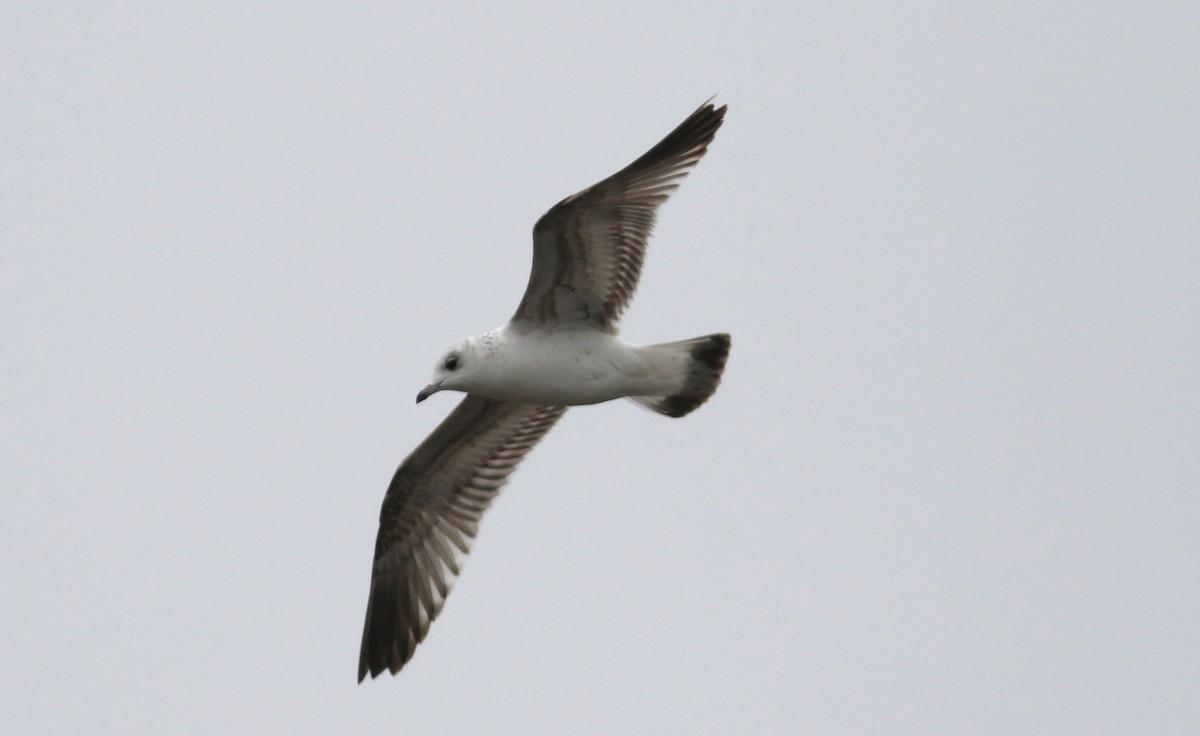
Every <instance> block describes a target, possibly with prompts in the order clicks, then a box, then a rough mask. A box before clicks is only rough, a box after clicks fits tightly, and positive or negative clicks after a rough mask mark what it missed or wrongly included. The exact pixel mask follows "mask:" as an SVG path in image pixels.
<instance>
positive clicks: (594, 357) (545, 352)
mask: <svg viewBox="0 0 1200 736" xmlns="http://www.w3.org/2000/svg"><path fill="white" fill-rule="evenodd" d="M493 360H494V361H495V363H494V365H495V368H496V370H495V371H493V372H491V373H492V375H490V376H489V377H487V379H485V380H483V381H482V382H480V384H479V385H477V386H475V387H473V388H472V392H473V393H478V394H480V395H483V396H487V397H489V398H493V399H504V400H508V401H520V402H522V403H527V404H548V405H553V406H575V405H578V404H596V403H599V402H601V401H609V400H610V399H616V398H620V397H622V396H630V395H642V393H643V387H644V385H645V383H646V378H647V377H648V376H649V374H650V373H651V372H652V371H651V369H650V366H649V365H648V364H647V361H646V360H645V358H644V357H642V356H641V355H639V353H638V348H637V346H635V345H630V344H628V343H626V342H623V341H622V340H620V339H618V338H617V337H615V336H613V335H609V334H607V333H603V332H598V331H592V330H579V331H563V332H553V333H541V334H526V335H521V334H514V333H512V332H509V333H508V334H506V335H505V336H504V340H503V343H502V347H501V348H500V349H499V351H498V354H497V355H496V356H495V357H494V359H493Z"/></svg>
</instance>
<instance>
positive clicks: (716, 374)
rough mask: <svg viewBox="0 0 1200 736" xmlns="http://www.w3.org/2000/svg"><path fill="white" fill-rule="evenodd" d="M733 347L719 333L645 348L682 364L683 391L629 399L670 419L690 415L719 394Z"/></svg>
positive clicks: (728, 338) (729, 340) (722, 334)
mask: <svg viewBox="0 0 1200 736" xmlns="http://www.w3.org/2000/svg"><path fill="white" fill-rule="evenodd" d="M732 344H733V342H732V340H731V339H730V337H729V335H726V334H724V333H719V334H716V335H706V336H705V337H693V338H692V339H690V340H680V341H679V342H664V343H661V344H658V345H648V346H646V348H644V349H646V350H651V351H654V352H655V353H658V354H660V355H662V356H663V357H664V358H668V359H671V362H677V363H678V364H679V365H680V370H681V371H683V372H684V373H685V375H681V376H680V378H681V383H682V385H683V388H682V389H680V390H679V391H678V392H676V393H673V394H672V395H670V396H630V397H629V398H630V399H632V400H634V401H636V402H637V403H639V404H641V405H642V406H644V407H646V408H647V409H651V410H653V411H656V412H658V413H659V414H666V415H667V416H669V417H681V416H684V415H685V414H689V413H691V412H692V411H694V410H695V409H697V408H698V407H699V406H700V405H701V404H703V403H704V402H705V401H707V400H708V397H710V396H712V395H713V393H715V392H716V390H717V385H718V384H719V383H721V373H722V372H723V371H724V370H725V360H726V359H727V358H728V357H729V347H730V345H732Z"/></svg>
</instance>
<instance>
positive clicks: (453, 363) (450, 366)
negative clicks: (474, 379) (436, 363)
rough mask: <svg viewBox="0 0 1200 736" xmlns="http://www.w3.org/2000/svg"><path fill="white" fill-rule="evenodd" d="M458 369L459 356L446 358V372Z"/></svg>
mask: <svg viewBox="0 0 1200 736" xmlns="http://www.w3.org/2000/svg"><path fill="white" fill-rule="evenodd" d="M456 368H458V356H457V355H448V356H446V370H448V371H452V370H454V369H456Z"/></svg>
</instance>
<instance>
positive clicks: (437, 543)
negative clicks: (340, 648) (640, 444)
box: [358, 394, 566, 682]
mask: <svg viewBox="0 0 1200 736" xmlns="http://www.w3.org/2000/svg"><path fill="white" fill-rule="evenodd" d="M564 411H566V408H565V407H561V406H531V405H528V404H517V403H513V402H508V401H494V400H492V399H485V398H482V397H479V396H474V395H470V394H468V395H467V397H466V398H465V399H463V400H462V402H461V403H459V405H458V406H457V407H456V408H455V409H454V411H453V412H451V413H450V416H448V417H446V419H445V420H444V421H443V422H442V423H441V424H440V425H438V427H437V429H435V430H433V432H432V433H431V434H430V435H429V437H427V438H426V439H425V441H424V442H422V443H421V444H420V446H418V447H417V449H416V450H414V451H413V453H412V454H411V455H409V456H408V458H406V459H405V460H404V462H403V463H401V464H400V467H399V468H398V469H397V470H396V475H395V477H393V478H392V484H391V485H390V486H389V487H388V491H387V495H386V496H385V497H384V499H383V509H382V510H381V511H380V513H379V536H378V537H377V538H376V541H375V564H374V567H373V568H372V571H371V596H370V599H369V600H368V601H367V619H366V623H365V625H364V627H363V640H362V652H361V654H360V657H359V664H358V679H359V682H361V681H362V680H363V678H364V677H366V675H367V673H368V672H369V673H370V674H371V676H372V677H375V676H376V675H378V674H379V673H380V672H382V671H383V670H384V669H390V670H391V671H392V674H395V673H396V672H399V671H400V668H401V667H403V666H404V663H405V662H407V661H408V660H409V659H410V658H411V657H412V655H413V650H414V649H415V648H416V646H417V644H418V643H419V642H420V641H421V640H422V639H424V638H425V634H426V632H427V631H428V630H429V624H430V622H431V621H433V619H434V618H436V617H437V615H438V612H439V611H441V609H442V604H443V603H444V602H445V600H446V595H447V594H448V593H449V592H450V587H451V586H452V585H453V584H454V580H455V579H456V578H457V576H458V573H459V570H460V569H461V566H462V563H463V561H464V559H465V557H466V554H467V552H468V551H469V550H470V547H471V542H472V541H473V540H474V538H475V533H476V531H477V529H478V528H479V520H480V518H482V516H483V512H484V511H486V510H487V508H488V506H489V505H490V504H491V502H492V499H494V498H495V497H496V495H497V493H498V492H499V490H500V487H501V486H503V485H504V483H505V482H506V481H507V480H508V476H509V475H510V474H511V473H512V472H513V470H514V469H515V468H516V467H517V464H518V463H519V462H521V459H522V458H524V457H525V455H526V454H528V453H529V451H530V450H531V449H533V446H534V445H535V444H537V442H538V440H540V439H541V438H542V436H543V435H545V434H546V432H547V431H549V430H550V428H551V427H552V426H554V423H555V422H556V421H558V418H559V417H561V416H562V414H563V412H564Z"/></svg>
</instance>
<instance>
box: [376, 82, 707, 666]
mask: <svg viewBox="0 0 1200 736" xmlns="http://www.w3.org/2000/svg"><path fill="white" fill-rule="evenodd" d="M724 116H725V107H724V106H721V107H719V108H714V107H713V105H712V101H711V100H710V101H709V102H706V103H705V104H704V105H701V106H700V108H699V109H697V110H696V111H695V112H693V113H692V114H691V115H690V116H688V118H687V119H686V120H684V121H683V122H682V123H680V125H679V127H677V128H675V130H673V131H671V133H669V134H668V135H667V137H665V138H663V139H662V140H661V141H660V142H659V143H658V144H657V145H656V146H654V147H653V148H651V149H650V150H649V151H647V152H646V153H645V154H643V155H642V156H641V157H640V158H638V159H637V160H636V161H634V162H633V163H631V164H630V165H629V166H626V167H625V168H624V169H621V170H620V171H618V172H617V173H615V174H613V175H612V176H610V177H608V178H607V179H604V180H603V181H601V182H599V183H597V184H594V185H592V186H590V187H588V188H587V189H584V190H583V191H581V192H579V193H577V194H573V195H571V196H570V197H567V198H566V199H564V200H563V201H561V202H559V203H558V204H556V205H554V206H553V207H551V208H550V210H549V211H548V212H546V214H545V215H543V216H542V217H541V219H539V220H538V221H537V224H536V225H534V228H533V268H532V271H531V273H530V274H529V284H528V286H527V287H526V289H525V295H524V296H523V297H522V299H521V303H520V306H518V307H517V312H516V314H514V315H513V317H512V319H511V320H509V322H508V323H507V324H505V325H504V326H502V327H500V328H498V329H495V330H492V331H490V332H485V333H483V334H480V335H475V336H473V337H468V338H467V339H465V340H463V341H461V342H459V343H457V344H456V345H454V346H453V347H451V348H450V349H449V350H448V351H446V353H445V354H444V355H443V356H442V357H441V358H440V359H439V360H438V362H437V364H436V367H435V368H434V373H433V380H432V381H431V382H430V384H429V385H428V386H426V387H425V388H424V389H422V390H421V391H420V393H418V394H417V402H418V403H420V402H421V401H424V400H425V399H426V398H427V397H429V396H430V395H431V394H434V393H436V392H438V391H448V390H449V391H462V392H465V393H466V397H465V398H463V400H462V401H461V402H459V404H458V406H457V407H455V409H454V411H452V412H451V413H450V415H449V416H447V417H446V419H445V420H444V421H442V423H441V424H440V425H438V427H437V428H436V429H434V430H433V432H432V433H431V434H430V435H429V437H427V438H426V439H425V441H424V442H422V443H421V444H420V445H419V446H418V447H417V449H415V450H413V452H412V454H410V455H409V456H408V457H407V458H406V459H405V460H404V461H403V462H402V463H401V464H400V467H399V468H398V469H397V470H396V474H395V476H394V477H393V478H392V482H391V485H390V486H389V487H388V490H387V494H386V495H385V496H384V499H383V508H382V509H381V510H380V513H379V535H378V537H377V538H376V541H375V561H374V565H373V567H372V569H371V592H370V597H369V598H368V600H367V616H366V622H365V624H364V626H363V637H362V649H361V652H360V655H359V664H358V681H359V682H362V681H363V679H364V678H365V677H366V676H367V674H368V673H370V675H371V677H372V678H374V677H376V676H377V675H379V674H381V673H382V672H383V671H384V670H385V669H386V670H390V671H391V673H392V674H393V675H394V674H396V673H397V672H399V671H400V669H401V668H402V667H403V666H404V665H405V663H406V662H408V661H409V660H410V659H411V658H412V656H413V652H414V650H415V649H416V647H417V644H419V643H420V642H421V641H422V640H424V638H425V635H426V633H428V631H429V625H430V623H431V622H432V621H433V620H434V619H435V618H437V615H438V613H439V612H440V611H441V610H442V605H443V604H444V603H445V601H446V596H447V595H448V594H449V592H450V588H451V586H452V585H453V584H454V581H455V580H456V579H457V578H458V575H459V573H460V571H461V570H462V566H463V562H464V561H465V558H466V555H467V553H468V552H469V551H470V548H471V543H472V542H473V541H474V539H475V535H476V533H477V531H478V528H479V522H480V519H481V518H482V517H483V514H484V512H485V511H486V510H487V508H488V506H489V505H491V503H492V501H493V500H494V499H495V498H496V495H497V494H498V492H499V491H500V488H501V486H503V485H504V484H505V482H507V480H508V477H509V475H511V474H512V472H513V470H515V469H516V467H517V464H518V463H520V462H521V460H522V459H523V458H524V457H525V456H526V455H527V454H528V453H529V451H530V450H532V449H533V446H534V445H536V444H537V443H538V441H539V440H540V439H541V438H542V437H544V436H545V434H546V432H548V431H549V430H550V428H551V427H553V426H554V423H555V422H557V421H558V419H559V417H561V416H562V415H563V412H565V411H566V409H567V407H568V406H578V405H583V404H596V403H599V402H602V401H609V400H611V399H616V398H628V399H631V400H633V401H635V402H637V403H638V404H641V405H642V406H644V407H646V408H648V409H651V410H653V411H656V412H658V413H660V414H665V415H666V416H670V417H682V416H684V415H685V414H688V413H689V412H691V411H693V410H694V409H696V408H697V407H699V406H700V405H701V404H703V403H704V402H705V401H706V400H707V399H708V398H709V397H710V396H712V394H713V392H715V391H716V389H717V384H718V383H720V380H721V374H722V372H723V371H724V369H725V361H726V358H727V357H728V355H729V347H730V344H731V343H730V337H729V335H727V334H724V333H719V334H713V335H706V336H704V337H697V338H693V339H690V340H680V341H677V342H668V343H660V344H657V345H634V344H632V343H628V342H625V341H623V340H621V339H620V338H619V337H617V324H618V322H619V321H620V319H621V315H622V313H623V312H624V310H625V307H626V306H627V305H628V303H629V300H630V298H631V297H632V296H633V292H634V289H635V288H636V287H637V283H638V277H639V276H640V274H641V270H642V260H643V258H644V256H645V253H646V241H647V240H648V239H649V237H650V231H651V229H652V228H653V226H654V220H655V213H656V211H657V210H658V207H659V205H661V204H662V203H663V202H665V201H666V199H667V197H668V196H669V195H670V194H671V192H673V191H675V189H676V188H677V187H678V186H679V183H680V182H681V181H682V180H683V178H684V177H685V176H686V175H687V174H688V172H689V171H691V169H692V168H693V167H694V166H695V165H696V163H697V162H698V161H699V160H700V158H701V157H702V156H703V155H704V153H705V151H707V150H708V144H709V143H710V142H712V139H713V136H714V135H715V134H716V132H717V128H719V127H721V121H722V120H723V119H724Z"/></svg>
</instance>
